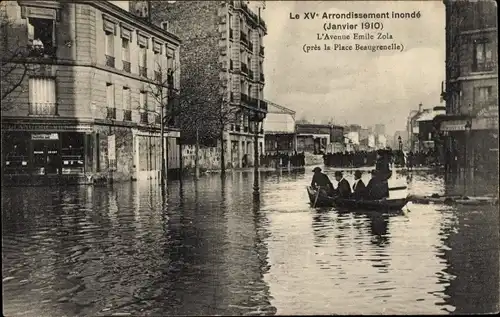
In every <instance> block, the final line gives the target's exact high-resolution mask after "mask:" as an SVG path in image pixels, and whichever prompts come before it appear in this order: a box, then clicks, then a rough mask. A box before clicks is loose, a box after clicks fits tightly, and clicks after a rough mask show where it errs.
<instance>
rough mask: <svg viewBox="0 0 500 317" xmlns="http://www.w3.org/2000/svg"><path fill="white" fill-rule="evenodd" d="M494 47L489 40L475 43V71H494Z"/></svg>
mask: <svg viewBox="0 0 500 317" xmlns="http://www.w3.org/2000/svg"><path fill="white" fill-rule="evenodd" d="M492 51H493V50H492V45H491V43H490V42H489V41H487V40H476V41H475V43H474V65H473V68H474V71H490V70H493V63H492Z"/></svg>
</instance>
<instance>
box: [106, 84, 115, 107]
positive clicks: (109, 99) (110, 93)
mask: <svg viewBox="0 0 500 317" xmlns="http://www.w3.org/2000/svg"><path fill="white" fill-rule="evenodd" d="M106 106H107V107H108V108H114V107H115V87H114V86H113V84H111V83H106Z"/></svg>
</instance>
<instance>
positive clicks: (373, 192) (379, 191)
mask: <svg viewBox="0 0 500 317" xmlns="http://www.w3.org/2000/svg"><path fill="white" fill-rule="evenodd" d="M382 176H383V175H382ZM388 197H389V185H388V183H387V181H386V180H385V179H383V178H381V176H380V171H377V170H373V171H372V178H371V179H370V181H369V182H368V185H366V194H365V199H368V200H380V199H383V198H388Z"/></svg>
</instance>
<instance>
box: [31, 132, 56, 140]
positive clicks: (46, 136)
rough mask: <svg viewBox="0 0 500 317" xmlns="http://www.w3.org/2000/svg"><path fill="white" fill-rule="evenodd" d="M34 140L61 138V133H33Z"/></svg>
mask: <svg viewBox="0 0 500 317" xmlns="http://www.w3.org/2000/svg"><path fill="white" fill-rule="evenodd" d="M31 139H32V140H59V134H57V133H40V134H32V135H31Z"/></svg>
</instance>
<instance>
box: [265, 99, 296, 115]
mask: <svg viewBox="0 0 500 317" xmlns="http://www.w3.org/2000/svg"><path fill="white" fill-rule="evenodd" d="M266 102H267V113H288V114H291V115H294V114H295V111H293V110H292V109H288V108H286V107H283V106H280V105H278V104H276V103H274V102H272V101H269V100H266ZM273 108H274V109H273Z"/></svg>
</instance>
